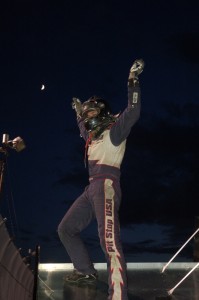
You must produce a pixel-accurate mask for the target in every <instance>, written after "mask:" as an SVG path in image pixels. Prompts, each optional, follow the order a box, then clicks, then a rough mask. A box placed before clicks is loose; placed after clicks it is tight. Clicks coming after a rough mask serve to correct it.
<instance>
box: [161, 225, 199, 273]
mask: <svg viewBox="0 0 199 300" xmlns="http://www.w3.org/2000/svg"><path fill="white" fill-rule="evenodd" d="M198 231H199V228H198V229H197V230H196V231H195V232H194V233H193V234H192V236H191V237H190V238H189V239H188V240H187V241H186V242H185V243H184V245H182V247H181V248H180V249H179V250H178V251H177V252H176V254H175V255H174V256H173V257H172V258H171V259H170V261H168V263H167V264H166V265H165V266H164V267H163V268H162V273H164V271H165V269H166V268H167V267H168V265H169V264H170V263H171V262H172V261H173V260H174V258H175V257H176V256H177V255H178V253H180V251H181V250H182V249H183V248H184V247H185V246H186V244H187V243H188V242H189V241H190V240H191V239H192V238H193V237H194V235H196V233H197V232H198Z"/></svg>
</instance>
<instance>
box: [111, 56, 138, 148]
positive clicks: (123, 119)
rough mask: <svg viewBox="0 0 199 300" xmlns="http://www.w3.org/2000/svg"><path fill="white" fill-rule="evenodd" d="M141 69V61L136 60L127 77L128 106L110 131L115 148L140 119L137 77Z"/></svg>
mask: <svg viewBox="0 0 199 300" xmlns="http://www.w3.org/2000/svg"><path fill="white" fill-rule="evenodd" d="M143 68H144V62H143V60H136V61H135V62H134V63H133V65H132V67H131V69H130V73H129V77H128V106H127V108H126V109H125V110H124V112H123V113H122V114H121V115H120V117H119V118H118V120H117V121H116V123H115V124H114V125H113V126H112V128H111V130H110V138H111V141H112V143H113V144H114V145H115V146H118V145H119V144H120V143H121V142H122V141H124V140H125V139H126V138H127V137H128V135H129V133H130V131H131V128H132V127H133V125H134V124H135V123H136V122H137V120H138V119H139V117H140V110H141V91H140V85H139V80H138V76H139V74H140V73H141V72H142V71H143Z"/></svg>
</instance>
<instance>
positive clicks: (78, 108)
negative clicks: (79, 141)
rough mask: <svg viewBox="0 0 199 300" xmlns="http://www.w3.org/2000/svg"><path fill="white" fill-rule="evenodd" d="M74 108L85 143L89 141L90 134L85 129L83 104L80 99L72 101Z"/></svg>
mask: <svg viewBox="0 0 199 300" xmlns="http://www.w3.org/2000/svg"><path fill="white" fill-rule="evenodd" d="M72 100H73V101H72V108H73V109H74V110H75V112H76V116H77V124H78V126H79V130H80V135H81V136H82V137H83V139H84V140H85V141H87V139H88V132H87V131H86V129H85V126H84V122H83V118H82V103H81V101H80V100H79V99H78V98H73V99H72Z"/></svg>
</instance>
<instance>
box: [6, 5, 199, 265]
mask: <svg viewBox="0 0 199 300" xmlns="http://www.w3.org/2000/svg"><path fill="white" fill-rule="evenodd" d="M4 2H6V3H4V4H1V9H0V136H2V135H3V134H4V133H8V134H9V135H10V138H11V139H13V138H15V137H16V136H21V137H22V138H23V139H24V141H25V143H26V149H25V150H24V151H22V152H20V153H16V152H14V151H12V150H11V151H9V156H8V158H7V167H6V172H5V174H4V186H3V191H2V197H1V202H0V212H1V214H2V215H3V217H7V219H8V221H7V226H8V227H9V230H10V232H11V235H13V234H14V235H15V236H16V238H15V243H16V244H17V246H18V247H22V248H23V249H28V248H34V247H35V246H36V245H37V244H39V245H40V246H41V261H42V262H44V261H45V262H46V261H48V262H53V261H54V262H68V261H69V258H68V256H67V255H66V254H65V250H64V248H63V246H62V245H61V242H60V241H59V238H58V235H57V226H58V224H59V222H60V220H61V219H62V217H63V215H64V214H65V212H66V211H67V209H68V208H69V207H70V205H71V204H72V203H73V201H74V200H75V199H76V197H77V196H78V195H79V194H80V193H81V192H82V191H83V190H84V187H85V185H86V184H87V183H88V176H87V170H86V169H85V167H84V141H83V140H82V139H81V138H80V136H79V130H78V128H77V126H76V118H75V113H74V111H73V110H72V108H71V101H72V97H78V98H80V99H81V100H82V101H85V100H87V99H88V98H89V97H90V96H92V95H99V96H101V97H103V98H104V99H106V100H107V101H108V102H109V103H110V106H111V108H112V111H113V113H118V112H120V111H122V110H123V109H125V107H126V105H127V78H128V73H129V69H130V67H131V65H132V63H133V61H134V60H135V59H137V58H143V59H144V61H145V70H144V72H143V73H142V74H141V75H140V84H141V89H142V111H141V117H140V120H139V121H138V123H137V124H136V125H135V126H134V127H133V129H132V131H131V134H130V136H129V138H128V142H127V150H126V155H125V159H124V161H123V165H122V169H121V171H122V179H121V185H122V191H123V202H122V206H121V210H120V219H121V234H122V240H123V245H124V252H125V256H126V258H127V261H161V260H163V261H164V260H167V259H169V258H170V257H171V256H172V255H173V254H174V253H175V251H176V250H177V249H178V248H179V247H180V246H181V245H182V243H183V242H185V240H186V238H188V237H189V236H190V235H191V234H192V233H193V232H194V230H195V227H194V226H195V225H194V219H195V216H198V215H199V192H198V182H199V154H198V153H199V138H198V132H199V131H198V130H199V118H198V116H199V89H198V81H199V17H198V16H199V2H198V1H194V0H191V1H178V0H176V1H175V0H167V1H155V0H150V1H148V0H140V1H133V0H129V1H128V0H127V1H125V0H124V1H117V0H115V1H109V0H106V1H105V0H100V1H84V0H82V1H80V0H79V1H74V0H73V1H66V0H65V1H62V0H58V1H51V0H48V1H47V0H46V1H44V0H40V1H29V0H15V1H4ZM42 85H45V89H44V90H41V87H42ZM83 236H84V238H85V240H86V243H87V245H88V247H89V251H90V252H91V255H92V257H93V259H94V260H95V261H103V260H104V256H103V254H102V252H101V249H100V246H99V240H98V237H97V229H96V224H95V223H94V224H91V226H89V228H88V229H87V230H86V231H85V232H84V233H83ZM191 255H192V246H191V245H190V246H188V247H187V248H186V250H185V251H184V252H183V253H182V256H181V258H180V259H181V260H191V259H192V257H191Z"/></svg>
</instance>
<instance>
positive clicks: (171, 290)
mask: <svg viewBox="0 0 199 300" xmlns="http://www.w3.org/2000/svg"><path fill="white" fill-rule="evenodd" d="M198 266H199V263H197V264H196V265H195V267H193V268H192V269H191V270H190V271H189V273H187V274H186V275H185V276H184V277H183V278H182V279H181V280H180V281H179V282H178V283H177V284H176V285H175V286H174V287H173V288H172V289H170V290H169V291H168V294H169V295H171V294H172V293H173V292H174V290H175V289H176V288H177V287H178V286H179V285H180V284H181V283H182V282H183V281H184V280H185V279H186V278H187V277H188V276H189V275H190V274H191V273H192V272H193V271H194V270H195V269H196V268H197V267H198Z"/></svg>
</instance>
